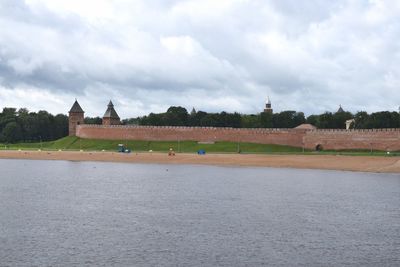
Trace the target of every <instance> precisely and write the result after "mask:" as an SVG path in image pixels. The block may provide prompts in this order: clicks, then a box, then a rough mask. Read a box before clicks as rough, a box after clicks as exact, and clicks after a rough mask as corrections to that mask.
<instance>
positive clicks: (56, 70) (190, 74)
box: [0, 0, 400, 116]
mask: <svg viewBox="0 0 400 267" xmlns="http://www.w3.org/2000/svg"><path fill="white" fill-rule="evenodd" d="M39 2H40V1H39ZM32 3H33V2H32ZM32 3H29V2H25V1H22V0H4V1H2V2H0V85H1V86H3V87H7V88H14V89H18V88H21V87H23V86H28V87H32V88H35V90H38V91H41V90H43V91H46V92H50V93H52V94H55V95H57V94H60V93H62V94H65V95H71V96H73V97H75V96H77V95H78V96H82V97H88V98H90V97H91V94H94V92H96V94H97V97H99V96H101V95H102V94H104V95H107V98H108V97H110V98H112V97H115V98H126V99H134V100H135V101H136V102H135V103H140V106H141V107H155V106H158V107H161V106H162V107H163V108H164V107H165V106H168V105H170V104H171V105H172V104H175V105H178V104H179V105H187V106H188V107H189V108H191V106H195V105H198V106H200V107H202V108H203V109H207V108H208V109H210V110H212V111H218V109H226V110H228V111H239V112H259V111H260V110H262V105H263V103H262V102H263V100H260V99H264V98H265V97H266V95H271V97H272V98H273V103H274V105H275V109H276V110H281V109H286V108H287V109H298V110H303V111H305V112H307V113H313V112H322V111H325V110H326V109H329V108H331V109H335V108H336V106H337V105H338V104H343V105H344V106H347V107H349V109H351V108H352V107H353V109H354V110H353V111H356V109H360V108H361V107H363V105H364V109H366V110H370V111H374V110H376V109H393V107H395V106H397V105H399V104H400V103H399V102H400V94H398V93H397V94H396V91H395V89H394V88H396V87H400V84H399V81H400V79H399V78H398V77H399V76H400V73H399V71H398V69H399V68H398V62H400V45H399V44H400V42H399V37H398V36H400V35H399V33H400V20H399V19H398V17H399V15H400V7H399V5H396V4H395V1H393V2H390V1H387V2H382V3H383V4H381V6H378V5H376V4H374V3H372V2H371V3H367V2H365V1H346V0H341V1H322V0H314V1H308V2H304V1H302V2H299V1H294V0H285V1H272V0H271V1H262V0H259V1H237V2H234V1H233V2H229V1H221V2H218V3H216V2H214V1H206V0H204V1H195V0H187V1H175V0H171V1H161V0H151V1H132V2H123V3H122V2H121V3H122V4H121V3H115V4H114V5H113V8H114V9H115V10H114V11H113V12H115V13H113V14H112V17H111V18H110V17H105V18H103V17H101V16H100V17H99V18H98V19H97V18H96V19H88V18H87V17H85V16H84V15H82V13H79V12H76V13H74V12H61V11H63V10H61V11H60V12H61V13H58V12H55V11H54V10H53V9H52V8H49V7H48V5H47V3H46V1H45V0H43V2H42V3H39V4H38V3H36V2H35V3H34V4H32ZM191 3H194V4H193V5H194V6H195V7H198V8H199V9H201V8H202V5H209V6H203V7H204V8H205V10H210V12H204V13H202V12H196V11H197V10H194V11H193V10H190V4H191ZM221 3H222V4H221ZM224 4H226V5H227V6H226V7H225V6H223V5H224ZM188 5H189V7H188ZM213 5H217V6H215V8H214V6H213ZM218 5H222V6H218ZM188 8H189V9H188ZM176 10H178V11H179V12H177V11H176ZM218 10H220V11H218ZM58 11H59V10H58ZM95 11H96V10H95V9H93V10H92V11H90V10H89V11H88V12H95ZM199 11H201V10H199ZM212 12H217V13H215V14H214V13H213V14H209V13H212ZM163 42H164V43H163ZM0 90H2V89H1V88H0ZM382 92H387V93H391V94H392V96H391V97H390V98H387V97H386V98H385V97H384V96H383V95H382ZM393 94H394V95H393ZM157 95H159V96H162V98H163V99H162V101H161V100H160V99H157V100H154V98H156V96H157ZM362 95H365V96H368V97H369V98H368V99H365V97H363V96H362ZM148 96H151V97H148ZM73 97H71V99H72V98H73ZM191 98H192V99H191ZM302 98H304V99H307V101H308V102H307V103H301V101H299V100H300V99H302ZM373 98H375V99H376V101H373V100H372V99H373ZM98 101H100V100H98ZM116 102H118V99H116ZM121 103H122V104H123V103H124V101H121ZM377 103H378V104H377ZM28 108H29V107H28ZM122 109H123V110H126V111H127V112H128V110H129V108H128V107H127V106H125V107H122ZM147 111H148V109H147V108H146V110H145V111H143V112H147ZM134 112H136V113H137V112H139V111H138V110H136V109H135V110H134ZM133 115H138V114H130V115H127V116H133ZM122 116H124V114H122Z"/></svg>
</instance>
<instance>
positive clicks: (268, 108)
mask: <svg viewBox="0 0 400 267" xmlns="http://www.w3.org/2000/svg"><path fill="white" fill-rule="evenodd" d="M272 111H273V110H272V105H271V100H270V99H269V97H267V101H266V103H265V109H264V112H267V113H272Z"/></svg>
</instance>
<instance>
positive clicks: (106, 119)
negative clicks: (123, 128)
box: [103, 100, 121, 125]
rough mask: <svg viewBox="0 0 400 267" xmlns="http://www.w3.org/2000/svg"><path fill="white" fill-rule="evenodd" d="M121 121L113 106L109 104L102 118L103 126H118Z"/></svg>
mask: <svg viewBox="0 0 400 267" xmlns="http://www.w3.org/2000/svg"><path fill="white" fill-rule="evenodd" d="M120 124H121V121H120V118H119V116H118V114H117V112H116V111H115V109H114V104H113V103H112V102H111V100H110V103H108V105H107V110H106V112H105V113H104V116H103V125H120Z"/></svg>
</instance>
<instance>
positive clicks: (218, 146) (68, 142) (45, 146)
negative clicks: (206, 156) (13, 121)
mask: <svg viewBox="0 0 400 267" xmlns="http://www.w3.org/2000/svg"><path fill="white" fill-rule="evenodd" d="M118 144H124V145H125V146H127V147H128V148H130V149H131V150H132V151H138V152H143V151H149V150H152V151H159V152H166V151H168V150H169V149H170V148H172V149H174V150H175V152H177V153H179V152H182V153H196V152H197V151H198V150H199V149H204V150H205V151H206V152H207V153H238V151H240V153H254V154H255V153H260V154H306V155H315V154H319V155H349V156H350V155H354V156H370V155H376V156H399V155H400V153H399V152H392V153H390V154H387V153H386V152H384V151H373V152H372V153H371V151H366V150H347V151H321V152H315V151H309V150H306V151H303V149H302V148H299V147H291V146H283V145H267V144H255V143H234V142H216V143H214V144H199V143H198V142H195V141H180V142H178V141H134V140H133V141H132V140H129V141H126V140H98V139H81V138H78V137H71V136H68V137H64V138H61V139H59V140H56V141H51V142H42V143H18V144H7V145H4V144H0V150H4V149H11V150H18V149H21V150H38V149H42V150H60V149H61V150H85V151H102V150H105V151H117V148H118Z"/></svg>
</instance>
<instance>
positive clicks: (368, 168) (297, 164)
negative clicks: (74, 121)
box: [0, 151, 400, 173]
mask: <svg viewBox="0 0 400 267" xmlns="http://www.w3.org/2000/svg"><path fill="white" fill-rule="evenodd" d="M0 159H32V160H71V161H105V162H129V163H160V164H203V165H218V166H260V167H275V168H299V169H324V170H344V171H360V172H377V173H380V172H382V173H400V158H399V157H374V156H340V155H338V156H335V155H260V154H207V155H197V154H186V153H178V154H176V155H175V156H168V155H167V153H154V152H153V153H146V152H143V153H130V154H124V153H117V152H79V151H0Z"/></svg>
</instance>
